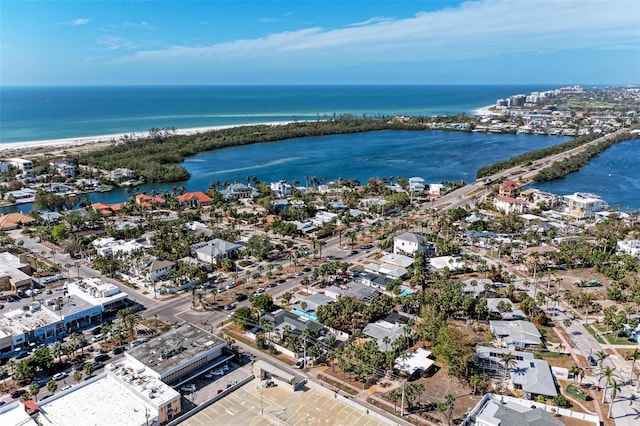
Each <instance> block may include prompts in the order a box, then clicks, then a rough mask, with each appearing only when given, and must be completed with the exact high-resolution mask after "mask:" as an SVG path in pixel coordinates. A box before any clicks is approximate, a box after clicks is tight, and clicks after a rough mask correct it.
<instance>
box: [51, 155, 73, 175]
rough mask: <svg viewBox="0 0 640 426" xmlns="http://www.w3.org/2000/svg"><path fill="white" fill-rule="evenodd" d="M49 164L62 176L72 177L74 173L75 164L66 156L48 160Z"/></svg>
mask: <svg viewBox="0 0 640 426" xmlns="http://www.w3.org/2000/svg"><path fill="white" fill-rule="evenodd" d="M49 166H50V167H51V168H52V169H53V170H55V172H56V173H57V174H58V175H60V176H62V177H65V178H72V177H74V176H75V175H76V166H75V164H73V163H72V162H71V161H69V160H68V159H66V158H55V159H53V160H51V161H49Z"/></svg>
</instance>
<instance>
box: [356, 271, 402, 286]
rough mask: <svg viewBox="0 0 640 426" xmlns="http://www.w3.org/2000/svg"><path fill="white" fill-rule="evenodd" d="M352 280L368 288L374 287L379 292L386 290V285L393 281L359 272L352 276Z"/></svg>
mask: <svg viewBox="0 0 640 426" xmlns="http://www.w3.org/2000/svg"><path fill="white" fill-rule="evenodd" d="M353 280H354V281H355V282H358V283H360V284H363V285H368V286H369V287H376V288H379V289H381V290H385V289H386V288H387V284H389V283H390V282H391V281H393V279H391V278H389V277H385V276H384V275H380V274H377V273H374V272H360V273H358V274H357V275H355V276H354V278H353Z"/></svg>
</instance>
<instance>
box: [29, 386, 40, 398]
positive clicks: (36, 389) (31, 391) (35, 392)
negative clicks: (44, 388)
mask: <svg viewBox="0 0 640 426" xmlns="http://www.w3.org/2000/svg"><path fill="white" fill-rule="evenodd" d="M38 392H40V385H39V384H37V383H31V384H30V385H29V395H30V396H32V397H34V398H36V402H38V399H37V398H38Z"/></svg>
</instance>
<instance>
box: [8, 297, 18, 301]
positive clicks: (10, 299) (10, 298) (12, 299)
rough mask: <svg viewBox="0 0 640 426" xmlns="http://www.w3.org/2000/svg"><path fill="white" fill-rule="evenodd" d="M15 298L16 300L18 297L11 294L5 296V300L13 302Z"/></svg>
mask: <svg viewBox="0 0 640 426" xmlns="http://www.w3.org/2000/svg"><path fill="white" fill-rule="evenodd" d="M16 300H18V299H16V298H15V297H13V296H7V302H15V301H16Z"/></svg>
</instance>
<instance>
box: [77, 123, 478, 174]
mask: <svg viewBox="0 0 640 426" xmlns="http://www.w3.org/2000/svg"><path fill="white" fill-rule="evenodd" d="M447 119H450V120H452V122H453V121H455V122H457V123H459V122H461V121H468V122H470V123H472V122H474V121H476V119H475V118H473V117H466V116H464V115H461V116H451V117H438V120H439V122H443V121H445V122H446V120H447ZM430 120H432V118H429V117H401V118H399V117H395V118H388V117H379V118H369V117H366V116H363V117H362V118H356V117H354V116H351V115H343V116H339V117H337V118H335V119H331V120H324V121H304V122H293V123H288V124H279V125H265V124H261V125H249V126H238V127H231V128H226V129H219V130H211V131H206V132H203V133H198V134H194V135H179V134H176V133H175V131H173V130H171V129H155V128H154V129H150V130H149V136H148V137H140V138H132V137H126V136H125V137H123V138H121V139H120V140H117V141H116V140H113V141H112V143H111V144H110V145H109V146H107V147H105V148H102V149H96V150H91V151H89V152H85V153H80V154H79V155H77V156H76V157H75V159H76V160H77V161H78V163H80V164H86V165H88V166H91V167H96V168H99V169H104V170H113V169H116V168H129V169H132V170H134V171H135V172H136V173H138V174H139V175H140V176H142V177H144V180H145V181H146V182H148V183H152V182H180V181H184V180H187V179H188V178H189V177H190V175H189V172H188V171H187V170H186V169H185V168H184V167H182V166H181V165H180V163H182V162H183V161H184V160H185V158H186V157H189V156H193V155H196V154H198V153H201V152H206V151H212V150H215V149H220V148H226V147H232V146H240V145H248V144H254V143H262V142H276V141H282V140H286V139H293V138H302V137H317V136H327V135H337V134H348V133H362V132H370V131H377V130H425V124H426V123H427V122H428V121H430ZM471 129H472V127H471V126H470V127H469V128H468V129H467V131H471Z"/></svg>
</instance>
